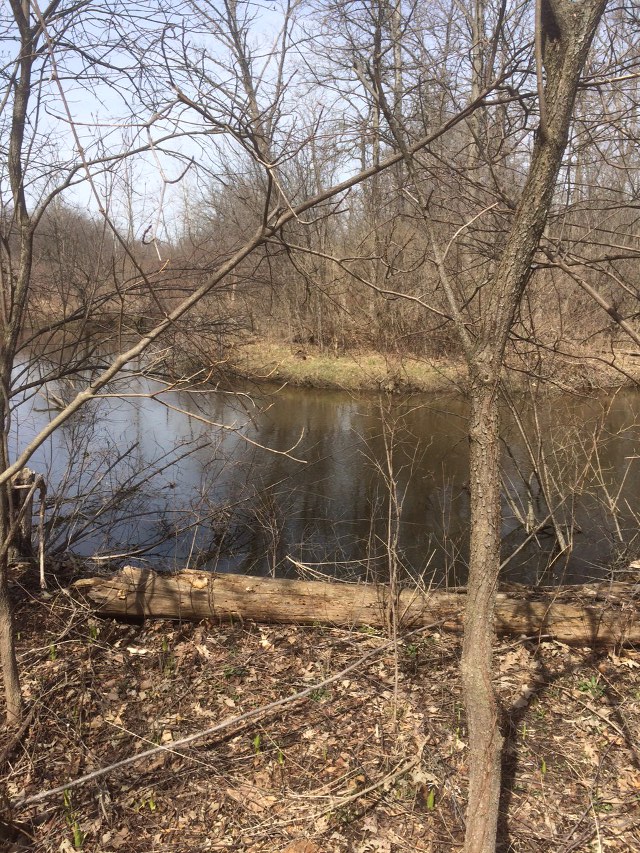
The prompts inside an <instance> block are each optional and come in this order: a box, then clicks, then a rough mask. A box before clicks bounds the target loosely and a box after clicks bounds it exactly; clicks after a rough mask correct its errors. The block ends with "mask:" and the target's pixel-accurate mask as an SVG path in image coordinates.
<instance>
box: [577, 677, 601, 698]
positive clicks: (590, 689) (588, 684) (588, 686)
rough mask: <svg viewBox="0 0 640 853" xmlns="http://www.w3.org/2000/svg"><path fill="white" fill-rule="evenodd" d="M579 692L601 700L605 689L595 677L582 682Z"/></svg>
mask: <svg viewBox="0 0 640 853" xmlns="http://www.w3.org/2000/svg"><path fill="white" fill-rule="evenodd" d="M578 690H579V691H580V692H581V693H589V695H590V696H592V697H593V698H594V699H599V698H600V697H601V696H602V695H603V694H604V687H603V686H602V684H600V682H599V681H598V679H597V678H596V676H595V675H592V676H591V678H588V679H585V680H584V681H581V682H580V683H579V684H578Z"/></svg>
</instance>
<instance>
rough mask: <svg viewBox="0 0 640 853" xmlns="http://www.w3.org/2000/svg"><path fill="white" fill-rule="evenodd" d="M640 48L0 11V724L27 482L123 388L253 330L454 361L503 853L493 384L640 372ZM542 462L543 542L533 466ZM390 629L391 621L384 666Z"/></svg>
mask: <svg viewBox="0 0 640 853" xmlns="http://www.w3.org/2000/svg"><path fill="white" fill-rule="evenodd" d="M638 24H639V21H638V11H637V8H636V6H635V5H634V4H633V3H631V2H627V0H623V2H621V3H619V4H616V5H614V4H608V3H607V2H606V0H535V1H534V2H515V3H510V2H507V0H496V2H494V0H471V2H468V3H467V2H462V3H458V2H451V3H447V2H436V3H428V4H424V3H419V2H413V0H410V2H402V0H398V2H390V0H376V2H374V3H365V2H361V0H354V2H350V0H340V2H335V3H333V2H326V3H325V2H320V0H308V2H296V0H285V2H284V3H283V4H282V6H280V7H279V8H278V10H277V11H274V9H273V7H272V5H271V4H270V3H265V4H264V5H260V4H255V5H254V4H253V3H245V2H239V0H221V2H218V1H217V0H185V2H183V3H180V2H179V3H171V4H169V3H165V2H164V0H158V2H147V0H140V2H139V3H125V2H120V0H111V2H109V1H108V0H104V2H97V3H91V2H84V0H78V2H73V0H69V2H65V0H50V2H49V3H48V4H47V5H46V6H44V7H40V6H39V4H38V3H37V2H36V0H9V3H8V4H4V5H3V7H2V18H0V41H1V45H2V63H3V64H2V77H1V79H2V87H3V89H2V95H1V97H0V133H1V138H2V155H3V156H2V157H1V158H0V289H1V291H2V293H1V296H2V299H1V300H0V326H1V330H0V331H1V340H0V423H1V425H2V435H1V437H0V438H1V440H0V486H1V488H0V653H1V655H2V666H3V679H4V685H5V694H6V709H7V720H8V722H9V724H10V725H11V724H12V725H17V724H18V723H19V722H20V720H21V718H22V715H23V707H24V706H23V696H22V693H21V689H20V679H19V676H20V674H19V671H18V662H17V657H16V649H15V642H14V639H15V637H14V630H13V621H12V606H11V600H10V595H9V579H10V576H11V572H12V561H11V558H10V552H11V550H12V549H13V548H14V547H15V545H16V542H17V534H18V530H19V529H20V525H21V523H22V521H23V519H24V516H25V510H23V509H22V507H23V506H26V505H27V503H26V502H23V498H18V496H17V494H18V492H17V490H18V488H19V486H18V485H17V484H16V482H15V480H14V478H15V477H16V475H21V472H22V471H23V469H24V467H25V466H26V465H27V463H28V462H29V461H30V460H31V458H32V457H33V454H34V453H35V452H36V451H37V450H38V449H39V448H40V447H42V446H43V445H44V444H45V443H46V442H47V441H48V440H49V438H50V437H51V436H52V435H54V434H55V433H56V431H57V430H59V429H60V428H62V427H63V426H64V425H65V424H69V423H72V422H73V419H74V418H76V416H77V415H78V414H79V413H81V412H83V411H86V410H87V407H88V406H87V404H89V403H90V402H91V401H92V400H95V399H96V398H98V397H99V396H100V395H101V393H108V391H109V388H110V387H111V386H110V383H112V382H113V380H115V379H117V377H119V376H121V375H122V373H123V372H125V373H129V374H130V373H131V372H135V373H138V374H140V373H143V374H145V373H146V374H147V375H152V376H154V377H155V378H158V377H160V378H165V379H166V373H167V371H166V367H167V365H171V367H172V372H171V377H170V379H168V380H167V382H168V387H169V388H172V387H175V383H176V382H178V383H179V384H180V386H181V387H188V386H190V385H191V386H193V383H194V382H196V381H199V382H203V381H208V380H210V379H213V378H214V373H213V372H212V371H211V369H210V367H209V365H211V364H214V363H217V362H219V361H225V360H226V358H227V355H226V351H227V347H228V342H229V340H230V339H232V338H233V336H234V335H235V334H236V333H238V332H240V331H242V332H245V333H246V332H249V333H250V334H251V335H254V336H257V337H258V338H264V339H270V340H274V339H275V340H281V339H282V338H284V339H286V340H287V341H290V342H291V344H292V345H293V344H296V345H301V346H310V345H313V346H315V347H318V348H319V349H320V350H328V351H330V352H340V351H349V349H352V350H353V349H354V348H357V347H364V348H371V347H374V348H376V349H380V350H381V351H383V352H385V353H394V354H397V353H407V354H413V355H419V356H420V357H427V358H445V359H448V360H458V361H459V362H460V363H461V365H463V371H464V375H465V382H464V386H465V390H466V393H467V395H468V401H469V415H468V420H467V433H468V436H467V437H468V445H469V482H468V486H469V506H470V521H469V575H468V578H469V579H468V586H467V599H466V602H467V603H466V607H465V618H464V639H463V644H462V656H461V660H460V674H461V690H462V696H463V699H464V705H465V710H466V723H467V735H468V753H467V755H466V759H465V762H466V773H467V777H468V796H467V811H466V826H465V830H464V833H465V840H464V849H465V853H493V851H494V850H495V848H496V835H497V831H498V821H499V817H500V798H501V785H502V780H503V775H502V772H503V759H504V757H505V754H504V750H505V749H507V747H508V735H509V732H508V730H507V728H506V726H505V725H504V724H503V723H504V720H503V716H502V711H501V708H500V706H499V702H498V695H497V692H496V689H495V684H494V680H493V676H494V674H495V673H494V668H493V657H492V655H493V646H494V639H495V637H494V630H493V626H494V615H495V604H496V596H497V589H498V582H499V579H500V570H501V558H500V550H501V520H502V473H503V469H502V467H501V457H502V444H501V432H500V417H501V412H502V405H503V403H504V401H508V400H509V385H508V382H507V381H506V377H507V375H508V373H509V372H510V371H515V372H516V373H518V374H520V375H523V376H526V377H527V378H528V380H529V382H528V384H529V387H530V389H531V390H532V391H533V396H534V399H535V395H536V393H537V392H538V390H539V388H540V387H541V386H542V385H543V384H544V385H545V386H546V384H547V383H546V380H549V381H550V386H551V387H553V385H554V384H556V383H557V381H558V376H559V375H561V371H562V369H563V368H564V366H565V365H566V364H570V365H571V364H575V363H578V362H580V363H582V362H581V360H582V359H584V358H585V356H586V357H588V358H591V359H594V358H595V359H596V360H600V361H601V362H602V363H606V364H608V365H610V366H612V367H613V368H614V369H615V368H618V367H621V368H622V369H624V365H621V364H620V362H619V353H620V352H622V350H623V349H626V348H627V347H629V348H630V351H631V352H632V353H635V352H637V349H636V348H637V347H639V346H640V334H639V332H638V322H637V319H638V281H637V260H638V253H639V251H640V246H639V245H638V234H637V220H636V210H637V197H638V190H639V185H638V178H639V175H638V168H637V166H638V164H637V158H638V146H637V139H638V110H639V106H638V80H639V79H640V70H639V63H638V39H637V31H638ZM85 209H86V211H87V212H86V213H85ZM105 327H106V328H107V337H109V338H110V346H109V347H108V348H105V347H103V346H102V344H103V343H104V342H105V340H104V333H101V334H99V333H98V330H100V329H105ZM623 341H629V342H630V343H629V344H625V343H623ZM44 351H46V352H47V359H46V363H45V364H44V366H43V364H42V360H41V359H40V361H38V360H37V359H38V354H41V353H42V352H44ZM212 352H213V353H214V354H215V358H214V357H212ZM622 354H623V355H625V356H626V355H628V352H622ZM185 356H186V358H185ZM29 359H32V360H31V361H29ZM203 365H204V369H203ZM34 368H37V369H36V371H35V373H34ZM65 378H69V379H72V380H75V379H78V381H77V382H75V383H74V382H72V383H71V384H70V386H69V394H68V395H67V396H66V397H61V398H60V399H59V400H58V401H57V402H55V401H54V402H55V406H54V407H53V408H52V410H51V417H50V420H48V422H47V423H46V424H45V425H44V426H43V427H42V429H40V430H39V432H38V433H37V434H36V435H34V436H30V437H29V438H28V439H27V440H26V441H21V442H19V443H18V445H17V446H14V445H13V444H11V443H10V435H11V422H12V415H13V412H14V411H15V407H16V406H17V405H18V404H19V403H22V402H23V401H24V400H25V398H29V397H34V396H35V395H37V394H42V393H45V392H46V389H47V387H48V385H50V383H51V382H55V381H59V380H61V379H65ZM150 396H151V397H153V398H154V399H156V398H157V397H158V394H157V393H154V394H151V395H150ZM516 412H517V406H516ZM211 426H215V425H214V424H211ZM392 456H393V454H391V455H388V456H387V468H386V473H387V475H388V477H389V496H388V500H387V505H388V507H387V509H388V518H389V527H388V529H389V531H390V537H389V554H390V555H391V557H393V549H394V539H393V531H394V529H395V528H394V525H395V523H396V521H397V511H398V509H399V508H400V507H401V502H398V493H397V488H396V485H397V480H396V478H395V476H394V468H393V458H392ZM530 457H531V462H532V464H533V465H534V467H535V472H534V474H535V477H537V479H538V483H539V485H540V488H541V489H542V490H546V493H545V500H546V501H547V509H548V514H549V518H550V519H551V521H552V523H553V517H554V512H555V509H556V507H554V506H552V505H550V504H549V501H550V500H551V497H552V493H551V492H550V491H549V490H548V489H547V486H546V484H545V482H544V477H545V474H544V472H545V463H544V459H543V458H536V454H535V452H534V449H533V447H531V452H530ZM37 483H38V481H37V480H36V481H35V482H34V483H33V484H32V485H31V486H29V485H28V484H26V488H27V489H30V490H31V494H33V492H34V490H35V489H36V488H37ZM26 497H27V498H28V497H29V495H28V494H27V495H26ZM614 503H615V500H614ZM556 535H557V532H556ZM391 564H392V565H393V561H391ZM397 581H398V577H397V576H394V575H393V574H392V575H391V577H390V588H391V589H396V590H397ZM398 629H399V623H398V620H397V618H395V617H393V618H391V620H390V633H391V637H392V642H395V643H396V647H397V633H396V632H397V630H398ZM397 671H398V669H397V657H396V673H397ZM396 683H397V682H396ZM503 792H504V791H503ZM594 812H595V810H594Z"/></svg>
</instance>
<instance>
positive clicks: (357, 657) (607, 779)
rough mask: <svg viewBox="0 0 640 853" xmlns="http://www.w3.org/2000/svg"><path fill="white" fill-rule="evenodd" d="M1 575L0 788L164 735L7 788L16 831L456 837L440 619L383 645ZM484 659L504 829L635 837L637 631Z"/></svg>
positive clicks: (639, 834) (353, 850)
mask: <svg viewBox="0 0 640 853" xmlns="http://www.w3.org/2000/svg"><path fill="white" fill-rule="evenodd" d="M14 595H15V597H16V607H17V614H16V615H17V624H18V625H19V626H20V630H19V635H18V645H19V659H20V666H21V669H22V673H23V689H24V696H25V699H26V701H27V704H28V709H33V714H32V715H31V716H30V718H29V723H28V725H27V727H26V729H25V731H24V732H22V733H20V735H19V737H17V738H14V737H13V733H11V732H8V731H6V730H3V731H2V736H3V744H4V751H3V752H2V754H1V760H2V762H3V767H2V773H3V784H4V792H5V794H6V796H7V797H8V799H9V800H11V801H15V800H21V799H25V798H26V799H27V800H28V799H29V798H30V797H33V796H35V795H38V794H40V793H42V792H44V791H47V790H50V789H54V788H56V787H58V786H65V785H66V786H68V785H69V783H70V782H71V781H72V780H74V779H77V778H78V777H80V776H82V775H83V774H87V773H89V772H93V771H96V770H99V769H100V768H104V767H108V766H110V765H112V764H113V763H115V762H117V761H119V760H121V759H126V758H129V757H131V756H133V755H135V754H136V753H141V752H143V751H145V750H148V749H150V748H153V747H154V746H159V745H162V746H163V747H164V749H162V750H161V751H158V752H156V753H154V754H153V755H150V756H149V757H147V758H146V759H144V760H141V761H140V762H139V763H133V764H128V765H127V766H126V767H122V768H119V769H114V770H112V771H111V772H109V773H107V774H105V775H103V776H100V777H99V778H95V779H93V780H92V781H88V782H86V783H85V784H83V785H79V786H77V787H67V791H66V793H64V792H59V793H58V794H56V795H54V796H52V797H49V798H48V799H46V800H44V801H43V802H40V803H38V804H34V805H32V806H28V805H23V806H21V807H19V808H16V809H15V810H14V812H13V815H12V817H13V820H14V821H15V822H17V823H18V824H19V825H20V829H18V830H16V833H15V839H16V843H18V841H20V842H21V843H22V846H20V847H15V848H13V849H15V850H23V851H27V850H31V851H39V853H54V851H56V853H58V851H64V852H65V853H70V851H73V850H80V849H81V850H84V851H91V853H114V851H124V850H126V851H128V853H129V851H130V853H148V851H150V850H154V851H155V853H181V851H185V853H186V851H191V850H198V851H206V850H228V851H234V853H278V851H280V853H347V851H349V853H374V851H376V853H380V852H382V853H400V851H422V853H427V851H429V853H445V851H446V853H450V851H451V850H455V849H457V848H458V847H459V846H460V845H461V842H462V837H463V832H464V823H463V815H464V808H465V796H466V774H467V758H468V751H467V734H466V723H465V718H464V711H463V708H462V704H461V692H460V681H459V674H458V673H459V662H460V653H461V649H460V640H459V637H457V636H456V635H453V634H447V633H442V632H440V631H439V630H437V629H434V628H431V629H424V630H422V631H420V632H417V633H413V634H407V635H405V636H403V637H401V638H400V639H399V641H398V643H397V645H396V646H394V645H393V644H390V643H389V642H388V640H387V638H386V637H385V636H384V635H383V634H382V633H380V632H377V631H374V630H373V629H371V630H364V629H361V630H348V629H336V628H330V627H322V626H309V627H301V626H295V625H293V626H264V625H254V624H251V623H246V624H240V623H237V624H235V625H229V624H218V623H217V622H211V621H208V622H201V623H195V624H181V623H178V622H168V621H157V622H149V623H146V624H143V625H125V624H121V623H118V622H114V621H106V620H105V621H103V620H98V619H96V618H95V617H94V616H92V615H91V613H90V612H88V611H87V610H86V609H85V608H84V606H83V605H81V604H79V603H78V602H76V601H75V600H74V599H73V598H72V597H70V596H69V595H68V594H67V593H66V592H65V591H63V590H60V591H57V592H56V593H54V594H53V595H49V596H46V597H43V596H42V595H41V594H40V593H39V592H38V591H36V590H32V591H30V592H27V591H26V590H25V589H24V587H17V586H16V587H14ZM496 673H497V688H498V691H499V695H500V700H501V702H502V706H503V710H504V715H505V730H506V731H507V733H508V734H509V739H508V742H507V748H506V751H505V764H504V769H505V792H504V796H503V811H502V820H501V827H500V834H501V838H502V841H503V843H504V845H505V849H506V846H507V845H510V846H509V849H510V850H512V851H518V852H519V851H523V853H524V851H527V853H529V851H530V853H534V851H535V853H560V851H564V853H569V851H572V853H581V851H582V853H587V851H590V850H592V849H593V842H594V841H596V842H597V843H598V845H599V847H598V849H606V850H614V851H615V850H618V851H629V850H635V849H640V766H639V765H638V743H637V732H638V731H640V676H639V673H640V653H639V652H638V650H634V649H625V650H617V652H615V653H614V652H610V653H608V654H607V653H606V652H602V653H599V652H594V651H591V650H590V649H588V648H585V649H570V648H568V647H567V646H564V645H562V644H560V643H555V642H542V643H539V644H536V643H532V642H528V641H509V642H504V643H501V644H500V645H499V646H498V647H497V648H496ZM302 691H307V695H305V696H304V697H301V698H298V699H296V695H297V694H298V693H300V692H302ZM283 700H284V701H283ZM0 701H1V700H0ZM274 702H278V703H279V704H278V705H277V706H273V704H272V703H274ZM270 705H271V707H270ZM0 711H2V708H0ZM214 728H215V729H216V731H212V732H211V733H210V734H209V735H207V736H206V737H203V738H200V739H199V740H198V741H197V742H195V743H194V744H192V746H191V748H189V749H186V750H185V749H181V748H178V746H177V743H178V742H179V741H180V740H181V739H182V738H184V737H186V736H188V735H191V734H194V733H197V732H201V731H203V730H212V729H214ZM5 849H9V847H8V843H7V846H6V848H5Z"/></svg>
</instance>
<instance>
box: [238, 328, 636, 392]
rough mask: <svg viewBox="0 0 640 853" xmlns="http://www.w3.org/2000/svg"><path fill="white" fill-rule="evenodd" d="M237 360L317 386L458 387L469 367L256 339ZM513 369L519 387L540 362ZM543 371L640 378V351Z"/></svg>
mask: <svg viewBox="0 0 640 853" xmlns="http://www.w3.org/2000/svg"><path fill="white" fill-rule="evenodd" d="M231 366H232V367H233V368H234V370H236V371H237V372H238V373H240V374H242V375H243V376H246V377H247V378H250V379H252V380H254V381H258V382H286V383H288V384H290V385H296V386H303V387H312V388H339V389H343V390H348V391H373V392H375V391H387V392H390V393H399V392H434V391H456V390H460V389H461V388H463V387H464V384H465V380H466V367H465V365H464V363H463V362H462V361H459V360H457V361H456V360H453V361H452V360H447V359H434V358H423V359H419V358H416V357H414V356H409V355H407V356H399V355H384V354H382V353H378V352H374V351H370V350H368V351H367V350H359V351H353V352H349V353H339V354H334V353H332V352H329V351H327V350H325V351H320V350H319V349H318V348H317V347H314V346H297V345H296V344H286V343H277V342H274V341H267V340H261V341H253V342H250V343H247V344H245V345H243V346H242V347H239V348H237V349H236V350H235V351H234V354H233V356H232V358H231ZM512 367H513V369H512V370H510V371H509V372H508V377H509V381H510V383H511V386H512V387H513V388H514V389H518V388H524V387H525V385H526V383H527V381H528V380H529V378H530V377H531V376H534V377H535V376H536V375H539V374H538V371H539V369H540V368H539V366H538V365H536V367H535V369H534V368H531V369H529V370H527V365H526V364H523V363H521V362H520V363H517V362H516V363H513V364H512ZM542 373H543V375H542V376H541V377H540V378H541V379H543V380H544V381H546V382H547V383H548V384H549V388H550V389H554V388H555V389H556V390H560V391H563V390H576V389H580V390H584V389H611V388H615V387H619V386H621V385H633V384H636V383H638V384H640V357H638V356H637V355H635V354H633V353H630V352H625V351H619V352H617V353H615V355H614V356H612V355H611V354H610V353H604V354H599V353H575V354H571V355H570V356H567V355H565V356H563V357H562V358H560V357H558V356H557V355H556V356H554V358H553V359H551V358H549V359H547V360H546V362H545V363H544V364H543V370H542Z"/></svg>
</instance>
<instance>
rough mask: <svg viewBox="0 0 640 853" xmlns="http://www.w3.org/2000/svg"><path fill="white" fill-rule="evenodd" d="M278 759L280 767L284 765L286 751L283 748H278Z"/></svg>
mask: <svg viewBox="0 0 640 853" xmlns="http://www.w3.org/2000/svg"><path fill="white" fill-rule="evenodd" d="M277 761H278V764H279V765H280V767H284V752H283V751H282V750H281V749H279V750H278V758H277Z"/></svg>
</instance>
